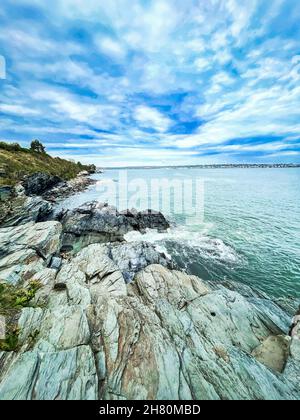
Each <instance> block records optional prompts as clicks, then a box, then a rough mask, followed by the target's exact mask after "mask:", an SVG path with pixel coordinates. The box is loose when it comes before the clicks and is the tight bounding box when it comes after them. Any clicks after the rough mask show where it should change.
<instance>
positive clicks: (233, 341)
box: [0, 206, 300, 400]
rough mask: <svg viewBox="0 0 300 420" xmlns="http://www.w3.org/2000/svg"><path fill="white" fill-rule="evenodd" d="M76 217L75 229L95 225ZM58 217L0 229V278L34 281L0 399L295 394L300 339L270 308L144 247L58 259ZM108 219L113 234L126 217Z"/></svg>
mask: <svg viewBox="0 0 300 420" xmlns="http://www.w3.org/2000/svg"><path fill="white" fill-rule="evenodd" d="M87 207H88V206H87ZM88 208H89V207H88ZM77 214H78V212H76V217H77ZM79 214H82V218H81V217H80V218H79V219H80V222H78V223H77V222H76V223H77V225H76V226H75V228H74V229H75V230H76V232H77V234H78V235H80V234H84V233H85V232H86V230H85V229H86V228H88V226H90V228H91V226H92V227H95V226H98V225H97V224H93V222H91V220H90V222H91V224H90V225H88V223H86V219H85V217H86V216H87V214H89V213H86V212H84V211H83V212H82V213H79ZM64 217H66V219H64V220H63V219H62V221H63V222H64V223H63V225H62V224H61V223H60V222H58V221H49V222H45V223H29V224H27V225H23V226H18V227H10V228H4V229H0V241H1V245H2V244H3V245H2V246H1V250H0V252H1V272H0V278H1V281H2V282H10V283H11V284H14V285H15V287H21V286H22V287H23V288H26V287H27V286H28V285H29V284H30V283H31V282H32V281H34V282H35V284H39V288H38V290H37V292H36V293H35V296H34V297H33V298H32V300H31V301H30V304H29V305H27V307H22V308H19V309H18V314H17V316H15V317H14V322H15V323H16V324H17V329H16V331H17V332H18V340H17V341H18V342H17V345H16V346H15V348H14V349H12V350H11V351H2V352H0V399H2V400H3V399H33V400H39V399H42V400H45V399H50V400H54V399H62V400H66V399H70V400H71V399H84V400H85V399H86V400H88V399H114V400H118V399H122V400H124V399H175V400H176V399H300V388H299V375H300V363H299V361H300V334H299V330H298V329H297V330H294V334H293V337H289V336H288V331H289V328H290V324H291V318H290V316H289V315H287V314H286V312H284V311H283V310H282V309H281V308H280V307H279V306H278V305H276V304H275V303H274V302H272V301H271V300H269V299H268V298H267V297H266V296H258V295H256V294H253V295H252V294H251V293H249V296H247V293H246V292H245V293H244V296H242V295H241V294H239V293H237V292H236V291H232V290H229V289H228V288H226V287H225V286H224V285H220V286H217V285H214V287H212V286H210V285H208V284H205V283H204V282H203V281H201V279H199V278H197V277H195V276H189V275H187V274H184V273H182V272H179V271H176V270H174V269H172V268H173V267H172V266H171V263H170V261H168V260H167V258H166V257H165V256H164V255H161V254H158V253H157V251H156V250H155V249H154V248H153V247H152V246H150V245H147V244H142V243H136V244H134V243H133V244H128V243H118V242H114V243H101V244H100V243H97V244H91V245H88V246H83V247H82V249H81V250H80V251H79V252H78V253H76V254H75V255H74V254H69V253H65V252H64V253H62V254H61V252H60V251H61V246H62V241H63V238H64V235H63V231H64V229H66V226H68V227H70V229H71V228H72V224H74V223H73V222H74V217H75V215H74V213H71V216H68V215H65V216H64ZM69 217H70V219H69ZM89 217H90V215H89ZM93 217H94V216H92V217H91V219H93ZM110 217H112V219H110V218H108V219H106V218H105V223H104V224H103V225H101V229H106V230H105V232H107V233H109V231H108V230H107V223H108V226H110V227H111V229H112V233H111V236H110V238H112V237H114V238H118V236H119V233H118V234H117V235H115V230H114V229H115V227H116V226H118V223H119V222H118V218H122V220H123V215H120V214H119V215H116V216H114V217H113V216H110ZM132 217H133V216H132ZM68 220H69V222H68ZM109 220H110V222H109ZM71 221H72V222H71ZM124 223H125V226H126V229H127V227H130V226H131V228H132V229H133V227H132V224H130V223H129V220H128V218H127V221H126V219H124ZM126 223H127V224H126ZM135 223H137V222H135ZM153 223H154V222H153ZM78 226H79V227H80V229H79V228H78ZM135 226H137V225H135ZM78 229H79V230H78ZM126 229H124V230H126ZM99 231H101V232H102V230H99V229H96V233H97V234H98V233H99ZM74 236H76V235H74ZM120 236H121V235H120ZM118 239H119V238H118ZM54 258H62V260H61V264H58V265H57V266H56V265H55V264H54V267H55V266H56V267H57V268H50V267H51V266H52V267H53V265H52V263H53V259H54ZM283 344H284V351H282V352H281V350H283ZM268 349H271V350H272V352H275V353H276V355H277V356H278V358H277V359H276V360H277V362H276V363H273V364H272V365H270V363H269V360H268V357H265V356H266V354H268ZM279 349H280V351H279ZM277 356H276V357H277Z"/></svg>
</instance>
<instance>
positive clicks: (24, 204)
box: [1, 195, 53, 227]
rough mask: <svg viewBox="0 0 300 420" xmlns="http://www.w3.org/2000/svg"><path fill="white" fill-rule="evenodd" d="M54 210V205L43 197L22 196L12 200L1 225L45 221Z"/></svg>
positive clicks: (7, 225)
mask: <svg viewBox="0 0 300 420" xmlns="http://www.w3.org/2000/svg"><path fill="white" fill-rule="evenodd" d="M52 210H53V207H52V205H51V204H50V203H49V202H48V201H45V200H43V199H42V198H41V197H26V196H22V195H21V196H20V197H17V198H15V199H12V200H10V202H9V208H8V209H7V211H6V215H5V216H3V217H2V220H1V226H2V227H9V226H19V225H24V224H26V223H29V222H41V221H44V220H45V219H46V218H47V217H48V216H49V214H51V212H52Z"/></svg>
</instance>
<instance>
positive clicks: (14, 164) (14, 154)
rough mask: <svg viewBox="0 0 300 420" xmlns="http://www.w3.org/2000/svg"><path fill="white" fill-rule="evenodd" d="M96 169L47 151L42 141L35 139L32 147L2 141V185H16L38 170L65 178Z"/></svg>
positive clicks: (0, 143)
mask: <svg viewBox="0 0 300 420" xmlns="http://www.w3.org/2000/svg"><path fill="white" fill-rule="evenodd" d="M84 170H87V171H94V170H96V167H95V166H94V165H83V164H81V163H80V162H77V163H76V162H73V161H70V160H66V159H61V158H58V157H55V158H53V157H52V156H50V155H48V154H47V153H46V149H45V147H44V146H43V144H42V143H41V142H39V141H38V140H34V141H33V142H32V143H31V146H30V149H26V148H23V147H21V146H20V145H19V144H18V143H5V142H0V186H4V185H14V184H16V183H17V182H18V181H20V180H22V179H23V178H24V177H25V176H27V175H31V174H33V173H36V172H45V173H47V174H49V175H56V176H59V177H60V178H62V179H64V180H69V179H72V178H75V177H76V175H78V173H79V172H81V171H84Z"/></svg>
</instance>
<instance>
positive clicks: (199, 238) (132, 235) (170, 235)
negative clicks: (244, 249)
mask: <svg viewBox="0 0 300 420" xmlns="http://www.w3.org/2000/svg"><path fill="white" fill-rule="evenodd" d="M207 230H208V227H207V226H206V227H204V228H203V230H201V232H199V231H198V232H193V231H189V230H186V229H183V228H172V229H169V230H168V231H167V232H165V233H158V232H157V231H154V230H147V232H146V233H145V234H141V233H139V232H129V233H128V234H127V235H125V240H126V241H127V242H136V241H144V242H150V243H152V244H154V245H156V246H158V245H159V247H160V249H161V250H163V252H164V253H166V254H171V256H176V254H177V253H178V252H180V251H179V250H178V248H180V249H181V250H182V247H184V248H185V253H186V254H190V256H191V257H192V255H193V257H195V253H196V254H198V255H199V256H200V257H201V258H204V259H209V260H218V262H219V263H225V264H238V263H239V262H241V257H240V256H239V255H238V253H237V252H236V251H235V250H234V249H233V248H232V247H231V246H229V245H227V244H225V243H224V242H223V241H222V240H221V239H218V238H212V237H210V236H207ZM172 244H173V245H177V246H175V247H173V246H172ZM188 250H190V252H189V251H188ZM172 254H174V255H172Z"/></svg>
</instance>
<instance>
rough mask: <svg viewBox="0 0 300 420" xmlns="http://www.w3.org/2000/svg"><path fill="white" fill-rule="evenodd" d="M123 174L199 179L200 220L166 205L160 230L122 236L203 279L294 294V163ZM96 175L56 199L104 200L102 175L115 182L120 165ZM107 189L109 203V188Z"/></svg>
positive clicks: (297, 275) (297, 243) (298, 201)
mask: <svg viewBox="0 0 300 420" xmlns="http://www.w3.org/2000/svg"><path fill="white" fill-rule="evenodd" d="M127 176H128V180H129V182H130V181H132V180H136V179H138V180H144V181H146V182H147V183H148V185H149V184H150V181H151V179H152V180H153V178H154V179H162V178H168V179H170V180H172V179H174V178H176V179H180V180H187V179H202V180H203V181H204V220H203V221H201V222H198V221H196V222H195V223H193V224H190V225H186V224H185V217H184V214H172V212H171V214H168V217H169V218H170V220H171V222H172V228H171V229H170V232H168V233H167V234H158V233H154V232H149V233H147V234H146V235H144V236H143V238H141V237H140V236H139V235H138V234H132V235H128V238H127V239H128V240H137V239H138V240H140V239H143V240H147V241H150V242H153V243H155V244H156V245H157V246H158V247H159V248H160V249H164V250H165V251H167V252H168V253H169V254H170V255H171V256H172V257H173V258H174V259H175V260H176V262H177V263H178V264H179V265H180V266H181V267H182V268H184V269H185V270H186V271H187V272H189V273H191V274H195V275H198V276H200V277H201V278H203V279H205V280H216V281H218V280H224V279H229V280H234V281H239V282H242V283H245V284H248V285H250V286H251V285H253V286H256V287H258V288H259V289H261V290H263V291H265V292H266V293H268V294H269V295H271V296H275V297H278V296H293V297H299V296H300V169H208V170H204V169H197V168H164V169H131V170H128V172H127ZM96 178H97V179H99V180H101V187H99V185H98V186H92V187H91V188H90V189H89V190H88V191H86V192H84V193H81V194H78V195H76V196H75V197H71V198H69V199H67V200H65V202H63V203H62V205H63V206H64V207H76V206H78V205H80V204H82V203H84V202H86V201H92V200H100V201H103V200H101V198H102V197H101V194H100V192H99V188H103V185H105V183H106V182H107V180H112V179H113V180H115V186H116V189H118V185H119V184H118V179H119V171H116V170H108V171H106V172H105V174H103V175H96ZM121 189H124V186H122V187H121ZM123 192H124V191H123ZM116 194H117V198H119V195H118V194H119V193H118V191H117V192H116ZM148 194H149V196H150V197H148V198H151V192H148ZM171 196H172V195H171ZM109 197H110V198H108V200H109V201H110V202H111V203H112V204H115V196H114V192H112V193H111V195H110V196H109ZM117 204H118V206H119V207H121V208H123V207H127V206H126V203H124V202H123V203H117ZM147 204H148V203H147ZM147 204H146V205H145V203H142V207H143V205H144V206H145V207H148V205H147Z"/></svg>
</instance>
